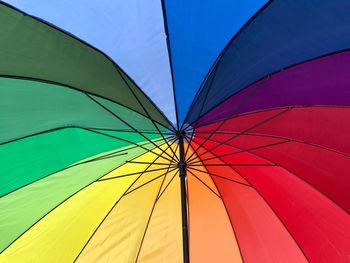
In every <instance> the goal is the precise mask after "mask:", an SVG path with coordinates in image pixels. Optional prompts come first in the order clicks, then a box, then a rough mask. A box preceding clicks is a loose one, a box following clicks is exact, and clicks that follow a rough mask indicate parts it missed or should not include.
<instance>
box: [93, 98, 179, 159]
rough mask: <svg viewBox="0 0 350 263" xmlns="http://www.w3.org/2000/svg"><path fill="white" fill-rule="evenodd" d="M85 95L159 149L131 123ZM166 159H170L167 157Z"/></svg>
mask: <svg viewBox="0 0 350 263" xmlns="http://www.w3.org/2000/svg"><path fill="white" fill-rule="evenodd" d="M86 96H87V97H88V98H90V99H91V100H92V101H94V102H95V103H96V104H97V105H99V106H100V107H101V108H103V109H104V110H105V111H107V112H109V113H110V114H112V115H113V116H114V117H116V118H117V119H118V120H120V121H121V122H122V123H124V124H125V125H126V126H128V127H129V128H131V129H132V130H134V131H135V132H137V133H138V134H139V135H141V136H142V137H143V138H145V139H146V140H147V141H149V142H151V143H152V144H153V145H154V146H155V147H156V148H158V149H160V150H161V148H160V147H159V146H158V145H157V144H155V143H154V142H152V140H150V139H149V138H148V137H146V136H145V135H144V134H142V133H140V132H139V131H138V130H137V129H136V128H135V127H133V126H132V125H130V124H129V123H128V122H127V121H125V120H124V119H122V118H120V117H119V116H118V115H117V114H115V113H114V112H113V111H111V110H110V109H108V108H107V107H106V106H104V105H103V104H102V103H100V102H99V101H97V100H96V99H94V98H93V97H92V96H90V95H89V94H86ZM164 153H165V154H166V155H168V156H169V157H170V159H171V158H172V156H170V155H169V154H168V153H167V152H164ZM168 161H170V160H169V159H168Z"/></svg>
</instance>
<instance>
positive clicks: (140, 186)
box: [125, 165, 177, 195]
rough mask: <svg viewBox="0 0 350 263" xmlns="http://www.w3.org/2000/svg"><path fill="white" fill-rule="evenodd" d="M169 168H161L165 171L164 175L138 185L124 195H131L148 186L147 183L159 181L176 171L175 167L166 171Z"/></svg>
mask: <svg viewBox="0 0 350 263" xmlns="http://www.w3.org/2000/svg"><path fill="white" fill-rule="evenodd" d="M170 167H171V166H169V165H168V167H167V168H163V170H167V171H165V172H164V173H162V174H160V175H158V176H157V177H154V178H153V179H151V180H149V181H147V182H146V183H143V184H141V185H139V186H138V187H135V188H134V189H132V190H130V191H128V192H127V193H125V195H128V194H131V193H132V192H134V191H136V190H138V189H140V188H142V187H143V186H145V185H148V184H149V183H151V182H153V181H155V180H157V179H159V178H160V177H163V176H165V175H166V174H167V173H171V172H173V171H175V170H176V169H177V167H175V168H172V169H170V170H168V168H170ZM143 174H145V173H143Z"/></svg>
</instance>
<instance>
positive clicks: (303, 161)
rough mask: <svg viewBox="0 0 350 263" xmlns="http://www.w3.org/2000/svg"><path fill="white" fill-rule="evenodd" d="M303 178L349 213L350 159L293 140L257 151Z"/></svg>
mask: <svg viewBox="0 0 350 263" xmlns="http://www.w3.org/2000/svg"><path fill="white" fill-rule="evenodd" d="M254 153H257V154H259V155H261V156H263V157H265V158H268V159H269V160H272V161H274V162H276V163H277V164H279V165H281V166H283V167H285V168H287V169H288V170H289V171H291V172H292V173H295V174H296V175H298V176H299V177H301V178H303V179H304V180H306V181H307V182H309V183H310V184H312V185H313V186H315V187H316V188H318V189H319V190H320V191H322V192H323V193H324V194H326V195H327V196H329V197H330V198H332V199H333V200H334V201H335V202H337V203H338V204H339V205H340V206H342V207H343V208H344V209H345V210H346V211H348V212H350V158H349V157H347V156H344V155H342V154H338V153H335V152H331V151H328V150H324V149H322V148H319V147H315V146H311V145H308V144H303V143H296V142H290V143H286V144H280V145H276V146H273V147H269V148H264V149H259V150H256V151H254Z"/></svg>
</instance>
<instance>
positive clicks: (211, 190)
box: [187, 169, 221, 199]
mask: <svg viewBox="0 0 350 263" xmlns="http://www.w3.org/2000/svg"><path fill="white" fill-rule="evenodd" d="M187 172H189V173H190V174H191V175H192V176H193V177H194V178H196V179H197V180H198V181H199V182H200V183H202V184H203V185H204V186H205V187H206V188H208V190H210V192H212V193H213V194H214V195H216V196H217V197H219V198H220V199H221V196H220V195H218V194H217V193H216V192H215V191H214V190H213V189H211V188H210V187H209V185H207V184H206V183H205V182H203V180H202V179H200V178H199V177H198V176H197V175H195V174H194V173H193V172H192V171H191V170H190V169H187Z"/></svg>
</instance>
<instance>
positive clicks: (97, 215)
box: [0, 176, 137, 263]
mask: <svg viewBox="0 0 350 263" xmlns="http://www.w3.org/2000/svg"><path fill="white" fill-rule="evenodd" d="M136 178H137V177H136V176H130V177H124V178H119V179H118V180H113V181H109V182H98V183H94V184H93V185H91V186H89V187H88V188H86V189H84V190H83V191H81V192H79V193H78V194H76V195H75V196H73V197H72V198H71V199H69V200H68V201H66V202H64V203H63V204H62V205H60V206H59V207H58V208H56V209H55V210H54V211H53V212H51V213H50V214H48V215H47V216H46V217H44V219H43V220H41V221H40V222H39V223H37V224H36V225H35V226H34V227H33V228H31V229H30V230H29V231H28V232H26V233H25V234H24V235H23V236H22V237H21V238H20V239H18V240H17V241H16V242H15V243H14V244H12V245H11V246H10V247H9V248H8V249H6V250H5V251H4V252H3V253H2V254H1V255H0V262H16V263H17V262H38V263H39V262H43V263H44V262H45V263H46V262H60V263H61V262H73V260H74V259H75V257H76V256H77V255H78V253H79V251H80V250H81V249H82V247H83V246H84V244H85V242H86V240H87V239H88V238H89V237H90V236H91V234H92V233H93V231H94V230H95V229H96V227H97V226H98V224H99V223H100V222H101V221H102V220H103V218H104V216H105V215H106V214H107V213H108V211H109V210H110V209H111V207H112V206H113V204H114V203H115V202H117V200H119V198H121V196H122V195H123V193H124V192H125V190H126V189H127V188H128V186H130V185H131V184H132V182H133V181H134V180H135V179H136Z"/></svg>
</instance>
